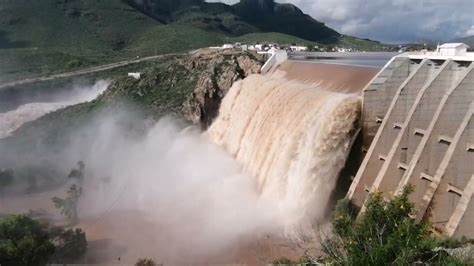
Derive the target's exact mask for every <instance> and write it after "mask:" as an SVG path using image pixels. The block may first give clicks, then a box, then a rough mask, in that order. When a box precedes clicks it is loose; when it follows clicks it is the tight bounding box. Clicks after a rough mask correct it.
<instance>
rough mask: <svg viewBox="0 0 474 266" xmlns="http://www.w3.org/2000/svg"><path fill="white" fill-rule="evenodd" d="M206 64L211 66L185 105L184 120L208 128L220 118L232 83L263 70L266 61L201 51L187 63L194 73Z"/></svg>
mask: <svg viewBox="0 0 474 266" xmlns="http://www.w3.org/2000/svg"><path fill="white" fill-rule="evenodd" d="M202 64H206V65H207V66H208V67H207V69H206V70H204V71H203V72H202V74H201V76H200V77H199V79H198V81H197V83H196V88H195V89H194V92H193V93H192V95H189V96H188V98H187V99H186V101H185V102H184V105H183V115H184V117H185V118H186V119H187V120H189V121H191V122H193V123H194V124H200V125H201V127H202V128H207V127H208V126H209V125H210V124H211V123H212V121H213V120H214V118H215V117H216V116H217V114H218V111H219V106H220V102H221V100H222V98H223V97H224V96H225V94H226V93H227V91H228V90H229V89H230V87H231V86H232V84H233V83H234V82H235V81H237V80H239V79H243V78H245V77H247V76H248V75H250V74H255V73H258V72H259V71H260V68H261V66H262V64H263V58H262V57H260V56H257V55H256V54H252V53H242V52H235V51H223V52H209V51H207V52H201V53H198V54H196V55H194V56H193V57H191V58H190V60H188V61H187V64H186V66H187V67H188V68H189V70H190V71H192V70H193V69H194V68H198V67H200V66H202Z"/></svg>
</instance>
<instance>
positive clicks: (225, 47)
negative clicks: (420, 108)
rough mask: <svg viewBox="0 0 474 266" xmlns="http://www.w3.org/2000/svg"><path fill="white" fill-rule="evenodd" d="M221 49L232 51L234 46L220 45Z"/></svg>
mask: <svg viewBox="0 0 474 266" xmlns="http://www.w3.org/2000/svg"><path fill="white" fill-rule="evenodd" d="M222 49H234V45H232V44H229V43H226V44H224V45H222Z"/></svg>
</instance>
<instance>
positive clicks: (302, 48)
mask: <svg viewBox="0 0 474 266" xmlns="http://www.w3.org/2000/svg"><path fill="white" fill-rule="evenodd" d="M290 49H291V51H293V52H304V51H307V50H308V46H290Z"/></svg>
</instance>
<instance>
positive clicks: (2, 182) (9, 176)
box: [0, 169, 15, 191]
mask: <svg viewBox="0 0 474 266" xmlns="http://www.w3.org/2000/svg"><path fill="white" fill-rule="evenodd" d="M14 179H15V173H14V172H13V170H11V169H0V191H2V189H3V188H5V187H7V186H10V185H11V184H12V183H13V180H14Z"/></svg>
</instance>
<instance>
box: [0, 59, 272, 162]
mask: <svg viewBox="0 0 474 266" xmlns="http://www.w3.org/2000/svg"><path fill="white" fill-rule="evenodd" d="M263 63H264V60H263V58H262V57H261V56H260V55H257V54H255V53H249V52H241V51H233V50H227V51H210V50H201V51H199V52H197V53H195V54H193V55H186V56H169V57H165V58H163V59H160V60H159V61H156V62H153V63H148V64H147V65H146V67H144V68H143V69H137V66H136V68H135V70H137V71H139V72H141V73H142V75H141V78H140V79H138V80H137V79H134V78H131V77H127V76H126V71H125V70H124V71H123V73H122V72H121V76H120V77H119V78H116V79H115V81H113V82H112V84H111V85H110V86H109V88H108V89H107V90H106V91H105V92H104V93H103V94H101V95H100V96H99V97H98V98H97V99H95V100H93V101H91V102H87V103H83V104H78V105H73V106H69V107H67V108H64V109H61V110H58V111H55V112H52V113H49V114H47V115H45V116H43V117H41V118H39V119H37V120H35V121H32V122H29V123H26V124H24V125H23V126H22V127H20V128H19V129H18V130H17V131H16V132H15V133H14V136H12V137H10V138H7V139H4V140H0V149H2V147H4V148H5V147H6V146H2V145H12V146H15V149H16V150H18V149H19V150H18V152H19V153H21V152H26V151H29V150H31V148H32V146H35V147H36V148H38V149H40V150H41V146H42V145H43V144H44V145H46V144H47V145H51V144H53V145H54V146H57V147H58V148H60V147H61V146H62V145H65V143H67V142H68V141H69V140H68V136H70V135H71V134H73V133H74V132H75V131H76V130H77V129H78V128H81V127H82V126H83V125H84V124H87V123H90V121H91V120H93V118H94V117H96V116H97V114H101V113H104V112H114V113H116V112H121V111H123V110H124V109H125V110H132V111H133V112H135V111H137V112H136V113H138V114H139V116H138V117H137V115H134V118H133V119H132V121H126V122H125V123H129V122H130V123H132V124H140V123H142V122H143V121H145V120H147V119H154V120H156V119H159V118H160V117H161V116H163V115H172V116H175V117H178V118H182V119H185V120H188V121H190V122H192V123H194V124H196V125H198V126H200V127H202V128H206V127H207V126H208V125H210V123H211V122H212V120H213V119H214V118H215V117H216V116H217V114H218V109H219V106H220V102H221V99H222V98H223V97H224V95H225V94H226V93H227V91H228V90H229V88H230V87H231V85H232V83H233V82H235V81H236V80H239V79H243V78H245V77H246V76H248V75H249V74H252V73H258V71H259V70H260V67H261V66H262V64H263ZM124 106H126V108H123V107H124Z"/></svg>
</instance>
